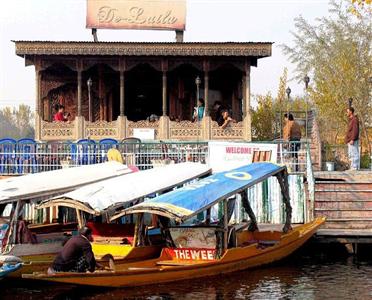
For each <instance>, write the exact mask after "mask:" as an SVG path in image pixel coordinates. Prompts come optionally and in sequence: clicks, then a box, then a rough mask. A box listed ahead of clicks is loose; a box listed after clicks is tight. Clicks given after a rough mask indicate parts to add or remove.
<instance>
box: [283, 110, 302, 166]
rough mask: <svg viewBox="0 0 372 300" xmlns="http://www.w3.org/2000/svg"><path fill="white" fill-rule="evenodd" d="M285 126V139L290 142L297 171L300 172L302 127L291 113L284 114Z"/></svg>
mask: <svg viewBox="0 0 372 300" xmlns="http://www.w3.org/2000/svg"><path fill="white" fill-rule="evenodd" d="M284 120H285V122H286V123H285V126H284V128H283V139H284V140H287V141H288V142H289V151H290V153H291V157H292V158H293V159H294V164H295V171H296V172H297V171H298V151H299V150H300V148H301V127H300V125H298V123H297V122H296V121H295V120H294V118H293V115H292V114H291V113H288V114H284Z"/></svg>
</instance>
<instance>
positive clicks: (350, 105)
mask: <svg viewBox="0 0 372 300" xmlns="http://www.w3.org/2000/svg"><path fill="white" fill-rule="evenodd" d="M347 101H348V102H349V108H350V107H352V106H353V98H351V97H350V98H349V99H348V100H347Z"/></svg>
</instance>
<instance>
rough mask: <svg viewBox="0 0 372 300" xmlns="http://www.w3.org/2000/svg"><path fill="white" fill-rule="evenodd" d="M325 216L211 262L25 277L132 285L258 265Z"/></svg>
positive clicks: (294, 244)
mask: <svg viewBox="0 0 372 300" xmlns="http://www.w3.org/2000/svg"><path fill="white" fill-rule="evenodd" d="M324 221H325V218H317V219H316V220H314V221H313V222H311V223H308V224H304V225H301V226H298V227H296V228H294V229H293V230H291V231H290V232H288V233H286V234H282V236H281V239H280V241H279V242H278V243H277V244H275V245H273V246H270V247H266V248H264V249H262V248H260V247H257V246H258V244H252V245H249V246H245V247H236V248H232V249H228V250H227V251H226V252H225V254H224V255H223V257H222V258H221V259H219V260H216V261H211V262H200V261H199V262H196V261H194V262H188V263H186V262H185V263H183V264H182V263H180V264H174V265H166V264H162V260H163V258H164V257H162V256H160V258H157V259H151V260H145V261H137V262H132V263H123V264H121V265H119V266H118V267H117V268H116V271H115V272H108V271H97V272H94V273H56V274H53V275H48V274H45V273H34V274H26V275H23V277H24V278H29V279H37V280H46V281H53V282H60V283H70V284H81V285H92V286H106V287H129V286H141V285H148V284H158V283H165V282H173V281H178V280H185V279H190V278H200V277H206V276H213V275H218V274H223V273H229V272H234V271H239V270H244V269H248V268H252V267H257V266H261V265H265V264H269V263H271V262H274V261H278V260H280V259H282V258H284V257H286V256H288V255H290V254H291V253H293V252H294V251H295V250H297V249H298V248H299V247H301V246H302V245H303V244H304V243H305V242H306V241H307V240H308V239H309V238H310V237H311V236H312V235H313V234H314V233H315V232H316V230H317V229H318V228H319V226H321V225H322V224H323V223H324Z"/></svg>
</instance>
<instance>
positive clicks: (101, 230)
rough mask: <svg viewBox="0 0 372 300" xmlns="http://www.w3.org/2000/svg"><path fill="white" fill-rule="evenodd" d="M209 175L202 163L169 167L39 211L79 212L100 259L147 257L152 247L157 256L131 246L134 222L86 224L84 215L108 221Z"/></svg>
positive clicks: (87, 190)
mask: <svg viewBox="0 0 372 300" xmlns="http://www.w3.org/2000/svg"><path fill="white" fill-rule="evenodd" d="M210 173H211V169H210V168H209V167H208V166H207V165H205V164H201V163H193V162H185V163H179V164H172V165H166V166H163V167H159V168H153V169H149V170H145V171H140V172H136V173H132V174H128V175H127V176H125V177H120V178H112V179H109V180H104V181H101V182H98V183H95V184H91V185H87V186H84V187H82V188H80V189H77V190H75V191H72V192H70V193H67V194H64V195H60V196H58V197H56V198H53V199H49V200H45V201H43V202H42V203H41V204H40V205H39V206H38V208H40V209H41V208H47V207H53V206H64V207H70V208H74V209H76V211H77V215H78V220H79V226H80V227H82V226H83V225H87V226H88V227H90V228H91V229H92V231H93V238H94V242H93V243H92V248H93V252H94V254H95V256H96V258H98V259H100V258H102V257H105V256H107V255H110V256H112V257H113V258H114V259H116V260H118V259H123V258H125V257H126V256H127V255H128V254H130V253H131V252H136V253H138V254H139V252H143V253H144V254H145V255H146V256H147V257H148V253H151V252H152V251H153V250H151V248H156V250H155V251H156V252H157V253H159V252H160V251H159V249H158V247H147V249H142V250H141V251H139V249H134V248H133V247H132V244H131V241H133V238H134V223H133V222H127V223H125V224H115V223H111V224H110V223H107V222H106V223H100V222H89V221H87V222H86V221H85V220H83V213H84V212H85V213H88V214H90V215H92V216H94V215H95V216H100V215H104V217H105V219H109V217H110V214H113V213H115V211H117V210H119V211H120V210H122V209H123V208H125V207H128V206H132V205H133V204H134V203H138V202H142V201H143V200H144V199H145V198H146V197H148V196H151V195H154V194H161V193H164V192H165V191H169V190H172V189H173V188H175V187H182V185H184V184H186V183H188V182H191V181H193V180H195V179H198V178H202V177H205V176H207V175H209V174H210ZM118 218H119V217H116V219H118ZM131 219H133V218H131ZM107 221H108V220H107ZM123 240H125V242H123ZM131 256H132V255H131ZM136 257H137V255H136Z"/></svg>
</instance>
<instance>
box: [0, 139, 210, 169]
mask: <svg viewBox="0 0 372 300" xmlns="http://www.w3.org/2000/svg"><path fill="white" fill-rule="evenodd" d="M111 148H116V149H118V150H119V152H120V153H121V155H122V157H123V159H124V162H125V163H126V164H128V165H136V166H137V167H138V168H139V169H147V168H150V167H152V166H154V165H155V164H166V163H178V162H185V161H194V162H203V163H205V162H206V157H207V155H208V143H206V142H195V143H194V142H166V143H163V142H151V143H141V142H140V141H139V140H136V139H129V140H128V141H122V142H118V141H116V140H113V139H104V140H101V141H99V142H95V141H93V140H87V139H84V140H79V141H77V142H48V143H45V142H36V141H34V140H32V139H22V140H19V141H15V140H13V139H1V140H0V175H21V174H28V173H37V172H43V171H49V170H56V169H60V168H63V167H67V166H78V165H89V164H96V163H101V162H105V161H107V152H108V150H109V149H111Z"/></svg>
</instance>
